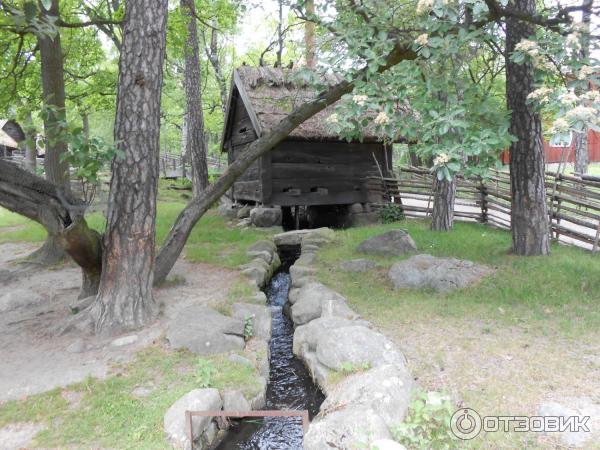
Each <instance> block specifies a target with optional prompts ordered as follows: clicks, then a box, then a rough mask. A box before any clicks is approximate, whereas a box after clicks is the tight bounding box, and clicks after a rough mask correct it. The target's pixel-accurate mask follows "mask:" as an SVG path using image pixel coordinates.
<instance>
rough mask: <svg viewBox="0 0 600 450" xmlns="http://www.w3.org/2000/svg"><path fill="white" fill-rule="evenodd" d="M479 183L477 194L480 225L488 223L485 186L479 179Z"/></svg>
mask: <svg viewBox="0 0 600 450" xmlns="http://www.w3.org/2000/svg"><path fill="white" fill-rule="evenodd" d="M479 180H480V182H479V193H480V195H481V219H480V220H481V223H487V222H488V203H487V186H486V185H485V184H484V182H483V178H481V177H480V179H479Z"/></svg>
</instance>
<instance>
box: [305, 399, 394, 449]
mask: <svg viewBox="0 0 600 450" xmlns="http://www.w3.org/2000/svg"><path fill="white" fill-rule="evenodd" d="M390 438H391V435H390V432H389V430H388V427H387V426H386V424H385V422H384V420H383V419H382V418H381V417H380V416H379V415H378V414H377V413H376V412H375V411H374V410H372V409H364V408H362V407H355V406H349V407H347V408H344V409H339V410H336V411H333V412H331V413H329V414H326V415H325V416H323V417H321V418H319V419H317V420H315V421H313V422H312V423H311V424H310V427H309V429H308V432H307V433H306V435H305V436H304V450H323V449H329V448H331V449H334V448H339V449H355V448H370V447H369V445H370V443H371V442H374V441H377V440H379V439H390Z"/></svg>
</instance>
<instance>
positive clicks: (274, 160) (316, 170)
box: [262, 141, 392, 206]
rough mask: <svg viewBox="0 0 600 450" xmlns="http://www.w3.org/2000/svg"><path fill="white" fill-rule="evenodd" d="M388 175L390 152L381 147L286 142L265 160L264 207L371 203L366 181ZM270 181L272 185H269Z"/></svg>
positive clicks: (263, 175)
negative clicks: (372, 177) (366, 178)
mask: <svg viewBox="0 0 600 450" xmlns="http://www.w3.org/2000/svg"><path fill="white" fill-rule="evenodd" d="M373 156H375V158H376V159H377V161H378V163H379V166H380V168H381V170H382V171H383V172H384V174H385V175H387V167H391V163H392V160H391V158H392V152H391V149H387V150H385V151H384V145H383V144H382V143H359V142H355V143H346V142H314V141H310V142H307V141H285V142H283V143H281V144H280V145H279V146H278V147H277V148H276V149H275V150H273V151H272V152H270V154H268V155H267V156H265V157H263V161H262V167H263V168H264V170H263V171H262V172H263V173H262V184H263V190H264V191H265V192H264V193H265V194H268V192H267V191H266V189H268V187H267V186H268V185H269V184H270V191H271V192H270V195H265V196H264V198H263V202H264V203H265V204H272V205H281V206H293V205H343V204H352V203H363V202H366V201H368V195H367V191H366V189H365V185H364V178H365V177H367V176H369V175H379V168H378V167H377V163H376V162H375V159H374V157H373ZM269 181H270V183H269Z"/></svg>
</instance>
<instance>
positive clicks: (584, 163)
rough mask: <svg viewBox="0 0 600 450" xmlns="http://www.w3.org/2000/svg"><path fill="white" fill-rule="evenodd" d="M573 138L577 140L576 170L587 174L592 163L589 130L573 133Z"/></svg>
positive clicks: (575, 143)
mask: <svg viewBox="0 0 600 450" xmlns="http://www.w3.org/2000/svg"><path fill="white" fill-rule="evenodd" d="M573 139H574V140H575V142H574V145H575V172H577V173H580V174H582V175H585V174H586V173H587V171H588V165H589V163H590V159H589V153H588V135H587V131H583V132H582V133H573Z"/></svg>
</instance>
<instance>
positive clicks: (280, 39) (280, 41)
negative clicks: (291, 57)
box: [275, 0, 283, 67]
mask: <svg viewBox="0 0 600 450" xmlns="http://www.w3.org/2000/svg"><path fill="white" fill-rule="evenodd" d="M278 3H279V21H278V22H277V54H276V57H277V59H276V61H275V67H281V56H282V54H283V0H279V1H278Z"/></svg>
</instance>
